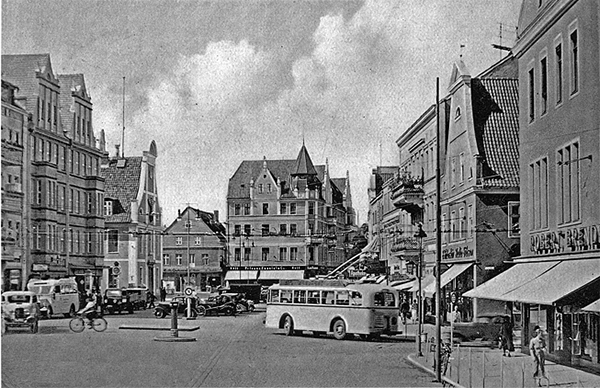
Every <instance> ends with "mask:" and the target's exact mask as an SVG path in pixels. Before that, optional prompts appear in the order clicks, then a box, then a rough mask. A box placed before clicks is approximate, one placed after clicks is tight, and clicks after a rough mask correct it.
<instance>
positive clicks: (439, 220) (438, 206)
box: [435, 77, 442, 381]
mask: <svg viewBox="0 0 600 388" xmlns="http://www.w3.org/2000/svg"><path fill="white" fill-rule="evenodd" d="M435 112H436V114H435V116H436V131H437V135H436V138H437V140H436V142H435V145H436V154H437V162H436V169H435V178H436V179H435V184H436V197H435V201H436V220H435V222H436V243H435V245H436V247H435V377H436V379H437V381H442V373H441V372H442V368H441V344H442V341H441V336H442V326H441V325H442V322H441V319H442V314H441V313H440V307H441V296H440V281H441V273H440V272H441V271H440V267H441V264H442V206H441V198H440V197H441V194H442V191H441V174H440V163H441V157H440V155H441V149H442V147H441V134H440V132H441V131H440V78H439V77H437V78H436V80H435Z"/></svg>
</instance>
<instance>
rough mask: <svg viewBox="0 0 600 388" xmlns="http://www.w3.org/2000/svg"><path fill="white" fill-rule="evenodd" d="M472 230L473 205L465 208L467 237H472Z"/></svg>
mask: <svg viewBox="0 0 600 388" xmlns="http://www.w3.org/2000/svg"><path fill="white" fill-rule="evenodd" d="M472 228H473V205H469V207H468V208H467V237H472Z"/></svg>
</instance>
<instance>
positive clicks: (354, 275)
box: [348, 270, 367, 278]
mask: <svg viewBox="0 0 600 388" xmlns="http://www.w3.org/2000/svg"><path fill="white" fill-rule="evenodd" d="M348 276H349V277H351V278H362V277H363V276H367V273H366V272H365V271H356V270H349V271H348Z"/></svg>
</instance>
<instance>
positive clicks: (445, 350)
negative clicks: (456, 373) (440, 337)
mask: <svg viewBox="0 0 600 388" xmlns="http://www.w3.org/2000/svg"><path fill="white" fill-rule="evenodd" d="M441 345H442V346H441V352H440V364H441V365H440V367H441V368H440V374H441V375H442V376H443V377H445V376H446V372H447V371H448V364H449V363H450V355H451V354H452V347H451V346H450V344H449V343H446V342H442V344H441ZM431 348H432V349H433V351H435V345H431ZM433 370H434V371H435V370H436V369H435V358H434V359H433ZM446 386H452V385H451V384H449V383H448V382H447V381H446V380H444V379H442V387H446Z"/></svg>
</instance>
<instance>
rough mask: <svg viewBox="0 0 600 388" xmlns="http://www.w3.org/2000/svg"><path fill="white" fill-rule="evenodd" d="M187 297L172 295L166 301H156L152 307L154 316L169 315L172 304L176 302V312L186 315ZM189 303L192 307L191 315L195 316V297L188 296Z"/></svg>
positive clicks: (162, 316) (196, 313)
mask: <svg viewBox="0 0 600 388" xmlns="http://www.w3.org/2000/svg"><path fill="white" fill-rule="evenodd" d="M187 299H188V298H187V297H185V296H174V297H172V298H171V299H170V300H169V301H168V302H158V303H157V304H156V307H155V308H154V316H155V317H157V318H164V317H166V316H168V315H171V311H172V304H173V303H177V314H178V315H179V314H183V315H187ZM190 305H191V307H192V310H191V311H192V313H191V316H193V317H195V316H197V315H198V312H197V311H196V307H197V299H196V298H193V297H192V298H190Z"/></svg>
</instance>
